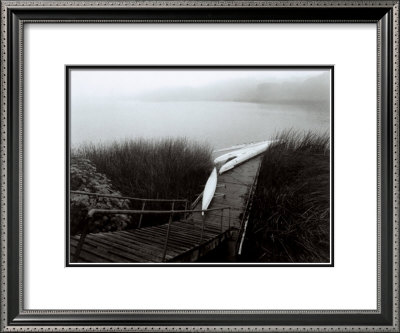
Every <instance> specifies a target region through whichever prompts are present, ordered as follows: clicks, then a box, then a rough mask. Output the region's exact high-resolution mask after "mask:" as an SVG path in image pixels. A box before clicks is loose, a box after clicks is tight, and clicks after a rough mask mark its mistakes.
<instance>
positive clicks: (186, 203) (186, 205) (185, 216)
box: [183, 200, 188, 220]
mask: <svg viewBox="0 0 400 333" xmlns="http://www.w3.org/2000/svg"><path fill="white" fill-rule="evenodd" d="M185 210H188V201H187V200H185ZM187 215H188V213H187V212H185V214H183V218H184V219H185V220H186V219H187Z"/></svg>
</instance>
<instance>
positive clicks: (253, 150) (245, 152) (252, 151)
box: [219, 141, 272, 175]
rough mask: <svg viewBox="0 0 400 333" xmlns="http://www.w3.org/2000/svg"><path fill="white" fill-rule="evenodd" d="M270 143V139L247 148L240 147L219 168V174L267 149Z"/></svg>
mask: <svg viewBox="0 0 400 333" xmlns="http://www.w3.org/2000/svg"><path fill="white" fill-rule="evenodd" d="M271 143H272V141H266V142H265V143H263V144H260V145H257V146H254V147H250V148H247V149H241V150H240V152H238V153H237V156H236V157H234V158H232V159H231V160H230V161H228V162H226V163H225V164H224V165H223V166H222V167H221V168H220V169H219V174H220V175H221V174H223V173H224V172H226V171H228V170H231V169H233V168H234V167H235V166H236V165H238V164H241V163H243V162H245V161H247V160H249V159H251V158H253V157H255V156H257V155H259V154H261V153H263V152H264V151H266V150H267V148H268V146H269V145H270V144H271Z"/></svg>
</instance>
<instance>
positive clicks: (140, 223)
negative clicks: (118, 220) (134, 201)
mask: <svg viewBox="0 0 400 333" xmlns="http://www.w3.org/2000/svg"><path fill="white" fill-rule="evenodd" d="M145 206H146V200H145V201H143V204H142V211H143V210H144V207H145ZM142 219H143V213H142V214H140V218H139V224H138V229H140V227H141V226H142Z"/></svg>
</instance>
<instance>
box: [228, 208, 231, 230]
mask: <svg viewBox="0 0 400 333" xmlns="http://www.w3.org/2000/svg"><path fill="white" fill-rule="evenodd" d="M228 227H229V229H230V228H231V207H228Z"/></svg>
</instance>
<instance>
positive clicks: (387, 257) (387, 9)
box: [0, 0, 400, 332]
mask: <svg viewBox="0 0 400 333" xmlns="http://www.w3.org/2000/svg"><path fill="white" fill-rule="evenodd" d="M110 22H124V23H129V22H134V23H148V22H151V23H176V22H180V23H193V22H195V23H214V22H218V23H263V22H268V23H282V22H285V23H359V22H368V23H375V24H376V25H377V31H378V33H377V74H378V77H377V87H378V89H377V101H378V104H377V121H378V128H377V132H378V137H377V155H378V161H377V181H378V202H377V212H378V214H377V228H378V249H377V258H378V263H377V269H378V271H377V277H378V278H377V282H378V286H377V291H378V294H377V299H378V304H377V309H376V310H371V311H369V310H349V311H346V310H337V311H336V310H329V311H327V310H309V311H308V310H299V311H294V310H293V311H283V310H282V311H281V310H243V311H241V310H235V311H231V310H215V311H213V310H179V311H174V310H157V311H155V310H148V311H144V310H123V311H122V310H121V311H116V310H27V309H25V308H24V258H23V230H24V228H23V110H24V109H23V83H24V59H23V50H24V38H23V31H24V24H25V23H110ZM398 33H399V1H357V0H356V1H323V0H322V1H319V0H316V1H133V0H132V1H62V0H61V1H34V0H33V1H2V2H1V247H0V251H1V275H0V278H1V321H0V324H1V327H0V331H2V332H13V331H19V332H29V331H37V332H41V331H47V332H49V331H50V332H53V331H54V332H59V331H61V332H65V331H68V332H90V331H97V332H120V331H125V332H126V331H137V332H144V331H161V332H176V331H179V332H182V331H185V332H215V331H218V332H225V331H226V332H240V331H246V332H253V331H254V332H259V331H261V332H288V331H290V332H299V331H302V332H303V331H313V332H355V331H358V332H373V331H374V332H399V331H400V319H399V215H398V213H399V202H398V200H399V187H398V184H399V34H398Z"/></svg>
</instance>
